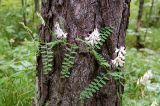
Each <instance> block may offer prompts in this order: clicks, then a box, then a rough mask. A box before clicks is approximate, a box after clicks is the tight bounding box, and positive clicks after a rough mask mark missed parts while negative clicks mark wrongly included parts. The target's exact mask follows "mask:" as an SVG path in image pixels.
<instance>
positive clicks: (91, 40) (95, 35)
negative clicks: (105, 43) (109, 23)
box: [85, 28, 101, 46]
mask: <svg viewBox="0 0 160 106" xmlns="http://www.w3.org/2000/svg"><path fill="white" fill-rule="evenodd" d="M85 40H86V41H87V43H88V44H90V45H91V46H94V45H96V44H97V43H98V42H99V41H100V40H101V39H100V33H99V31H98V29H97V28H96V29H94V31H93V32H92V33H91V34H89V37H86V38H85Z"/></svg>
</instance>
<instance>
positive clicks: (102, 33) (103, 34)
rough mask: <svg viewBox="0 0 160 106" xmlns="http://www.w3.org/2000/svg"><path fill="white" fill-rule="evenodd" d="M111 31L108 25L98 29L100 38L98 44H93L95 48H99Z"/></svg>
mask: <svg viewBox="0 0 160 106" xmlns="http://www.w3.org/2000/svg"><path fill="white" fill-rule="evenodd" d="M111 33H112V29H111V28H110V27H104V28H101V30H100V38H101V40H100V41H99V42H98V44H96V45H95V48H97V49H100V48H101V46H102V45H103V44H104V43H105V42H106V40H107V38H108V36H109V35H110V34H111Z"/></svg>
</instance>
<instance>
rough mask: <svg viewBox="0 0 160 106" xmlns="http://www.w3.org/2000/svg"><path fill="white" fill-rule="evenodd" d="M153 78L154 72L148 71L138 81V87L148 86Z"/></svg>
mask: <svg viewBox="0 0 160 106" xmlns="http://www.w3.org/2000/svg"><path fill="white" fill-rule="evenodd" d="M152 78H153V74H152V70H148V71H147V72H146V73H145V74H144V75H143V77H141V78H140V79H138V80H137V85H139V84H142V85H147V84H150V82H151V79H152Z"/></svg>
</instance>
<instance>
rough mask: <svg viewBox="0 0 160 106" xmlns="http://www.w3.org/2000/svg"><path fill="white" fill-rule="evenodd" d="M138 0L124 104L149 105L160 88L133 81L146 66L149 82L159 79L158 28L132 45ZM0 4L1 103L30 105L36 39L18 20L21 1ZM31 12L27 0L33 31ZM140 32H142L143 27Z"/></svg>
mask: <svg viewBox="0 0 160 106" xmlns="http://www.w3.org/2000/svg"><path fill="white" fill-rule="evenodd" d="M137 2H138V1H136V0H135V2H133V3H132V4H131V17H130V25H129V30H128V33H127V37H126V45H127V55H126V66H125V72H126V73H127V74H128V75H127V76H125V79H126V83H125V92H124V94H123V106H149V105H150V104H151V103H152V102H153V101H154V100H155V99H156V100H157V102H159V101H158V100H160V89H159V90H156V91H154V90H151V89H147V88H145V87H143V86H137V84H136V82H137V80H138V79H139V78H140V77H141V76H143V74H144V73H145V72H146V71H147V70H153V74H154V78H153V79H152V80H151V82H152V83H153V84H159V83H160V58H159V57H160V47H159V45H160V36H159V33H160V28H158V27H154V26H153V27H151V28H150V31H151V33H149V34H148V35H147V37H146V41H145V42H144V44H145V47H146V48H143V49H140V50H137V49H135V48H134V45H135V41H136V36H135V32H134V29H135V22H136V16H137V11H138V5H137ZM146 2H147V3H148V1H146ZM0 6H1V8H0V42H1V44H0V106H31V101H32V98H33V96H34V85H35V84H34V83H35V65H36V51H37V42H35V41H32V40H31V36H29V35H28V33H27V32H26V31H25V29H24V28H23V27H22V26H21V25H20V24H19V22H22V21H23V18H22V10H21V2H20V1H14V0H2V2H1V4H0ZM146 11H148V10H146ZM33 12H34V10H33V1H31V0H29V2H28V5H27V26H28V27H29V28H31V30H32V31H33V32H34V34H36V33H37V29H38V28H37V26H38V20H37V19H36V17H34V15H33ZM143 18H145V17H143ZM144 20H145V19H144ZM143 27H145V26H143ZM140 33H141V35H144V30H142V31H141V32H140ZM142 38H143V37H142ZM142 91H144V93H143V92H142ZM142 94H143V95H142ZM159 104H160V102H159Z"/></svg>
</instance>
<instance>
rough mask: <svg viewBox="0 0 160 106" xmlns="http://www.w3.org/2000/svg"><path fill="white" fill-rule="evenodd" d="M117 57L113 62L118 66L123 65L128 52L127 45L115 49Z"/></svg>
mask: <svg viewBox="0 0 160 106" xmlns="http://www.w3.org/2000/svg"><path fill="white" fill-rule="evenodd" d="M115 53H116V55H117V57H116V58H115V59H114V60H112V63H113V64H114V65H115V66H116V67H118V66H119V67H123V66H124V64H125V54H126V51H125V47H123V46H121V47H120V48H119V49H118V48H116V51H115Z"/></svg>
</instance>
